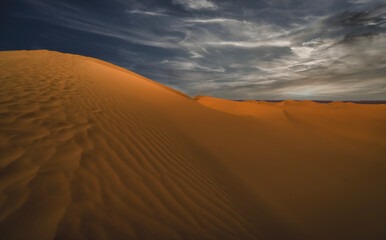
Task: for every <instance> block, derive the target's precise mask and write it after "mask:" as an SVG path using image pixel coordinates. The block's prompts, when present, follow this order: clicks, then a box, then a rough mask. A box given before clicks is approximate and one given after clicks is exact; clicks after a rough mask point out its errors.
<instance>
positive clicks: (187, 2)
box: [172, 0, 218, 10]
mask: <svg viewBox="0 0 386 240" xmlns="http://www.w3.org/2000/svg"><path fill="white" fill-rule="evenodd" d="M172 2H173V3H174V4H180V5H182V6H183V7H185V8H186V9H193V10H198V9H209V10H214V9H217V8H218V7H217V5H216V4H215V3H214V2H212V1H210V0H172Z"/></svg>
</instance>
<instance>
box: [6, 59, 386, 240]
mask: <svg viewBox="0 0 386 240" xmlns="http://www.w3.org/2000/svg"><path fill="white" fill-rule="evenodd" d="M0 81H1V85H0V129H1V131H0V239H385V238H386V228H385V226H386V204H385V202H386V191H385V189H386V161H385V159H386V150H385V149H386V105H366V104H364V105H359V104H351V103H330V104H320V103H314V102H310V101H304V102H293V101H286V102H281V103H267V102H253V101H247V102H234V101H228V100H222V99H215V98H210V97H196V98H194V99H192V98H189V97H188V96H186V95H184V94H182V93H180V92H178V91H176V90H173V89H170V88H168V87H165V86H163V85H161V84H158V83H155V82H153V81H151V80H148V79H146V78H144V77H142V76H139V75H137V74H135V73H132V72H130V71H127V70H124V69H122V68H119V67H117V66H114V65H112V64H108V63H105V62H103V61H100V60H96V59H92V58H87V57H82V56H76V55H70V54H63V53H58V52H50V51H12V52H1V53H0Z"/></svg>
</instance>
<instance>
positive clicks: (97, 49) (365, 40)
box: [0, 0, 386, 100]
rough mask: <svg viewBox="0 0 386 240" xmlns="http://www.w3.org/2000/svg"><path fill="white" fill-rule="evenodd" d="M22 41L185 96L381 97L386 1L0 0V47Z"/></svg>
mask: <svg viewBox="0 0 386 240" xmlns="http://www.w3.org/2000/svg"><path fill="white" fill-rule="evenodd" d="M21 49H26V50H33V49H48V50H55V51H60V52H66V53H73V54H80V55H84V56H90V57H95V58H98V59H101V60H104V61H108V62H111V63H113V64H116V65H118V66H121V67H123V68H126V69H128V70H131V71H134V72H136V73H138V74H141V75H143V76H145V77H148V78H150V79H152V80H154V81H157V82H159V83H161V84H164V85H167V86H170V87H172V88H175V89H177V90H179V91H182V92H184V93H186V94H188V95H189V96H192V97H193V96H196V95H209V96H213V97H220V98H226V99H238V100H242V99H254V100H258V99H259V100H262V99H264V100H279V99H280V100H283V99H294V100H302V99H309V100H386V1H385V0H318V1H311V0H237V1H236V0H234V1H231V0H223V1H219V0H103V1H102V0H92V1H91V0H82V1H79V0H61V1H53V0H2V1H1V2H0V50H21Z"/></svg>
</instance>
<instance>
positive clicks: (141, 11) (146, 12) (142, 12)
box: [127, 9, 166, 16]
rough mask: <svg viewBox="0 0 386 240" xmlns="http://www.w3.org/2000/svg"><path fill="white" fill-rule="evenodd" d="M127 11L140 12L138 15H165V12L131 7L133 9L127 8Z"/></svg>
mask: <svg viewBox="0 0 386 240" xmlns="http://www.w3.org/2000/svg"><path fill="white" fill-rule="evenodd" d="M127 12H128V13H131V14H140V15H150V16H166V14H164V13H161V12H151V11H143V10H139V9H133V10H129V11H127Z"/></svg>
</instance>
